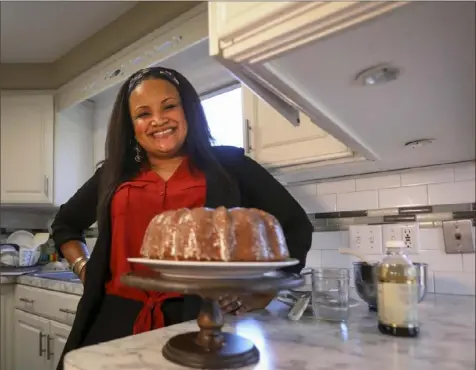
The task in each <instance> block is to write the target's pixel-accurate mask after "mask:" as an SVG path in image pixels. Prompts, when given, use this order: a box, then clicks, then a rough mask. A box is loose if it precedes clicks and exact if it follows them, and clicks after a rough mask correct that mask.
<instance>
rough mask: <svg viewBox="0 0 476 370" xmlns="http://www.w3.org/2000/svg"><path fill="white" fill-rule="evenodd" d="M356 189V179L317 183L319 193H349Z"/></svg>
mask: <svg viewBox="0 0 476 370" xmlns="http://www.w3.org/2000/svg"><path fill="white" fill-rule="evenodd" d="M352 191H355V180H353V179H352V180H342V181H329V182H322V183H319V184H317V194H322V195H324V194H336V193H349V192H352Z"/></svg>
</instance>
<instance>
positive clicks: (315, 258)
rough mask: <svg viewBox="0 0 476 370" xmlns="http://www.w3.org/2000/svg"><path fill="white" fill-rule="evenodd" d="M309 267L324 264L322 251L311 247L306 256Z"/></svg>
mask: <svg viewBox="0 0 476 370" xmlns="http://www.w3.org/2000/svg"><path fill="white" fill-rule="evenodd" d="M306 266H307V267H321V266H322V251H321V250H318V249H311V250H310V251H309V253H308V254H307V258H306Z"/></svg>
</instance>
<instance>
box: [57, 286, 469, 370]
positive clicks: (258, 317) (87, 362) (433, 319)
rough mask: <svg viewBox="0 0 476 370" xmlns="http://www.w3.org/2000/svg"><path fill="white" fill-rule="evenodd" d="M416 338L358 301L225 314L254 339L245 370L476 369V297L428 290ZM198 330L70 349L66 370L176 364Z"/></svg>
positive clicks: (181, 328) (230, 326) (190, 326)
mask: <svg viewBox="0 0 476 370" xmlns="http://www.w3.org/2000/svg"><path fill="white" fill-rule="evenodd" d="M419 307H420V317H421V333H420V336H419V337H418V338H414V339H410V338H394V337H390V336H385V335H382V334H380V333H379V332H378V330H377V322H376V314H375V313H371V312H368V310H367V306H366V305H365V304H361V305H359V306H357V307H354V308H353V309H352V313H351V319H350V321H349V322H348V324H346V325H345V324H336V323H327V322H318V321H316V320H314V319H313V318H312V317H304V318H303V319H302V320H301V321H298V322H292V321H289V320H287V319H286V318H285V317H286V314H287V312H288V310H289V308H287V307H285V306H284V305H283V304H281V303H279V302H272V303H271V304H270V305H269V306H268V309H267V310H263V311H261V312H257V313H253V314H250V315H247V316H245V317H242V318H234V317H228V318H227V324H226V326H225V330H226V331H232V332H237V333H239V334H240V335H242V336H244V337H247V338H249V339H251V340H253V342H254V343H255V345H256V346H257V347H258V348H259V350H260V353H261V360H260V362H259V364H257V365H255V366H250V367H246V368H242V369H243V370H251V369H253V370H336V369H341V370H356V369H365V370H381V369H386V370H403V369H405V370H450V369H451V370H474V369H475V297H472V296H471V297H467V296H448V295H434V294H428V295H427V297H426V299H425V301H423V302H422V303H421V304H420V305H419ZM194 330H197V326H196V323H195V322H187V323H183V324H179V325H174V326H170V327H167V328H164V329H159V330H155V331H152V332H148V333H144V334H140V335H136V336H131V337H127V338H123V339H118V340H114V341H110V342H107V343H102V344H100V345H96V346H91V347H86V348H83V349H79V350H76V351H72V352H71V353H69V354H68V355H67V356H66V359H65V370H106V369H140V370H157V369H161V370H179V369H184V368H183V367H180V366H177V365H174V364H172V363H170V362H169V361H167V360H165V359H164V358H163V357H162V354H161V349H162V346H163V345H164V344H165V342H166V341H167V340H168V339H169V338H170V337H172V336H174V335H176V334H179V333H183V332H187V331H194Z"/></svg>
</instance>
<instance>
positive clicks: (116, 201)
mask: <svg viewBox="0 0 476 370" xmlns="http://www.w3.org/2000/svg"><path fill="white" fill-rule="evenodd" d="M205 197H206V181H205V176H204V175H203V174H202V173H196V171H194V172H193V174H192V173H191V171H190V168H189V162H188V160H186V159H185V160H184V161H183V162H182V163H181V164H180V166H179V167H178V168H177V170H176V171H175V173H174V174H173V175H172V177H170V178H169V179H168V180H167V181H164V180H163V179H162V178H161V177H160V176H159V175H158V174H156V173H155V172H153V171H142V172H141V173H140V174H139V175H138V176H137V177H136V178H134V179H133V180H132V181H128V182H125V183H123V184H121V185H120V186H119V187H118V189H117V190H116V193H115V194H114V196H113V199H112V203H111V222H112V248H111V261H110V268H111V272H112V279H111V280H110V281H109V282H108V283H107V284H106V294H111V295H116V296H120V297H123V298H127V299H134V300H137V301H142V302H144V307H143V308H142V310H141V311H140V313H139V315H138V317H137V319H136V322H135V324H134V334H136V333H141V332H145V331H149V330H152V329H157V328H161V327H163V326H164V318H163V314H162V310H161V304H162V302H163V301H165V300H166V299H169V298H176V297H180V294H178V293H159V292H153V291H144V290H140V289H137V288H132V287H128V286H125V285H123V284H121V282H120V277H121V276H122V275H123V274H125V273H127V272H130V271H139V270H146V269H147V267H145V266H140V265H135V264H130V263H129V262H128V261H127V258H128V257H140V248H141V245H142V239H143V238H144V233H145V230H146V228H147V226H148V224H149V222H150V220H152V218H153V217H154V216H155V215H157V214H159V213H162V212H164V211H167V210H172V209H178V208H194V207H203V206H204V205H205Z"/></svg>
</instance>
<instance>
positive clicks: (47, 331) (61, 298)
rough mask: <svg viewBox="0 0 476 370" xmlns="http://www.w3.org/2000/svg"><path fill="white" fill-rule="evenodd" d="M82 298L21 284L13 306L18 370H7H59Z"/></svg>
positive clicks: (17, 289)
mask: <svg viewBox="0 0 476 370" xmlns="http://www.w3.org/2000/svg"><path fill="white" fill-rule="evenodd" d="M79 299H80V297H79V296H77V295H73V294H65V293H61V292H56V291H51V290H46V289H39V288H34V287H30V286H25V285H17V286H16V289H15V297H14V303H13V304H14V309H15V310H14V311H15V314H14V319H13V336H14V338H15V340H14V349H13V352H14V367H10V368H6V369H5V370H11V369H15V370H25V369H32V370H33V369H34V370H55V369H56V366H57V364H58V361H59V358H60V356H61V353H62V352H63V348H64V345H65V343H66V340H67V339H68V335H69V332H70V331H71V326H72V324H73V321H74V317H75V315H76V307H77V305H78V302H79ZM10 338H11V334H10ZM2 370H3V369H2Z"/></svg>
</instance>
